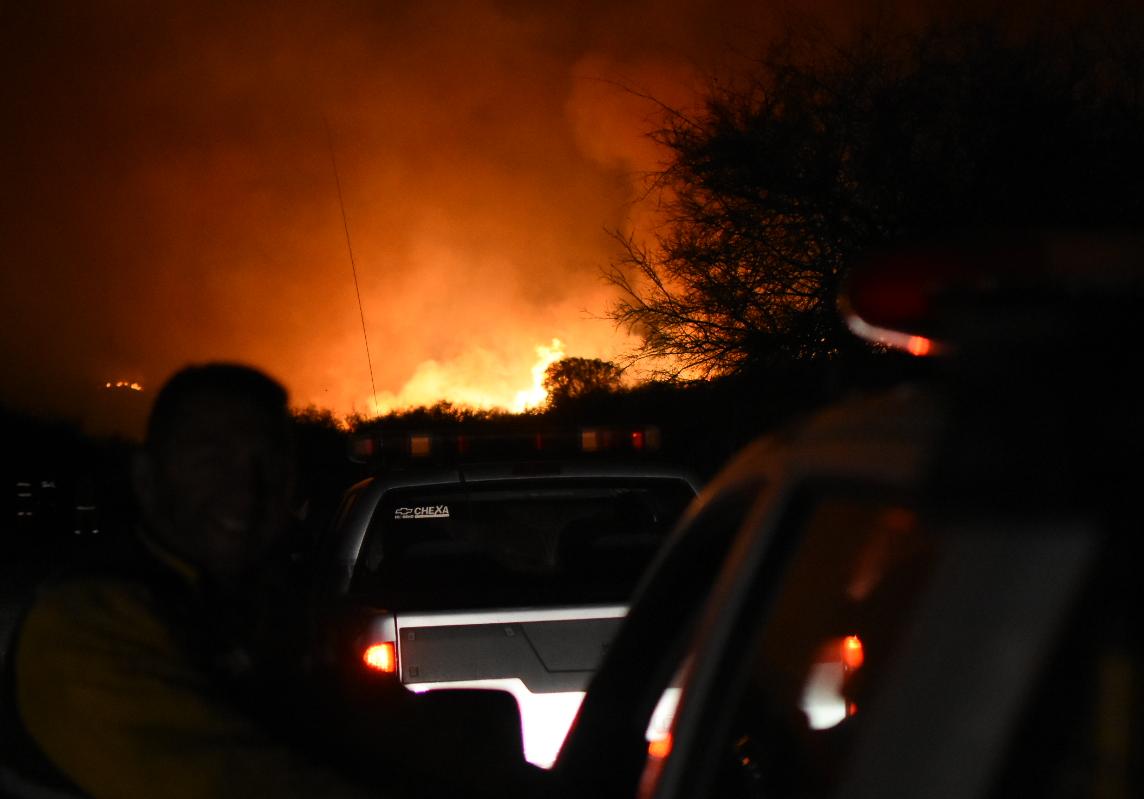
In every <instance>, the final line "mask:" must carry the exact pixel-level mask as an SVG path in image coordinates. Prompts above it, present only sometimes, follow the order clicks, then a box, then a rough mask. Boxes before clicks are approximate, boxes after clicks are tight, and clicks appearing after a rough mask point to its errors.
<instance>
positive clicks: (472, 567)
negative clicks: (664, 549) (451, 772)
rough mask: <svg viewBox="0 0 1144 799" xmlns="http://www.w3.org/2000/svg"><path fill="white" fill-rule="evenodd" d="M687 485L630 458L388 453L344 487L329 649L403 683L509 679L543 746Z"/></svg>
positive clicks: (676, 472)
mask: <svg viewBox="0 0 1144 799" xmlns="http://www.w3.org/2000/svg"><path fill="white" fill-rule="evenodd" d="M696 491H697V484H696V481H695V479H694V478H693V477H692V476H691V475H690V474H688V473H687V472H686V471H685V470H681V469H677V468H673V467H669V466H663V465H654V464H652V463H648V462H640V461H631V462H627V463H618V462H615V461H611V460H599V459H591V460H583V459H580V460H577V459H557V460H543V461H525V460H513V461H509V462H500V463H496V462H474V463H466V462H463V461H460V462H456V463H446V464H443V463H440V462H438V463H432V464H425V465H421V466H417V465H412V466H403V467H401V468H387V469H385V470H383V471H382V472H381V473H379V474H378V475H376V476H374V477H371V478H369V479H367V480H364V481H362V482H361V483H359V484H357V485H355V486H353V487H352V488H351V489H350V490H349V491H348V492H347V493H346V495H345V497H344V499H343V501H342V505H341V508H340V510H339V511H338V514H337V516H336V519H335V522H334V526H333V528H332V530H331V533H330V538H329V545H328V546H329V549H330V551H329V552H328V553H327V556H326V562H327V563H328V564H330V566H329V567H328V572H327V576H326V578H325V583H326V584H325V587H324V593H325V594H326V597H327V601H329V598H333V601H334V603H335V604H336V605H337V606H338V608H339V611H338V613H337V614H336V617H337V618H338V619H339V620H340V621H339V622H338V624H337V625H336V627H337V630H336V633H335V636H334V638H335V646H336V647H337V649H338V656H339V657H342V658H348V659H357V660H358V661H359V662H360V663H361V664H362V665H363V666H364V668H365V669H367V670H369V671H371V672H373V673H375V674H376V675H377V677H378V678H379V679H383V678H385V677H386V676H388V678H389V679H394V678H396V679H398V680H400V682H401V683H402V684H404V686H405V687H406V688H408V689H410V690H412V691H416V692H423V691H431V690H437V689H447V688H488V689H499V690H503V691H507V692H509V693H511V694H512V696H513V697H515V699H516V700H517V704H518V707H519V709H520V713H521V721H522V735H523V740H524V747H525V753H524V754H525V757H526V758H527V759H528V760H529V761H530V762H532V763H534V764H536V765H539V766H548V765H550V764H551V763H552V762H553V760H554V759H555V757H556V754H557V753H558V751H559V749H560V746H561V744H562V742H563V740H564V736H565V734H566V733H567V730H568V727H569V726H570V724H571V722H572V720H573V718H574V717H575V715H576V712H577V710H578V708H579V705H580V700H581V699H582V698H583V693H584V690H585V687H586V686H587V684H588V682H589V680H590V678H591V677H592V675H593V673H594V671H595V669H596V666H597V664H598V663H599V662H600V660H601V658H602V657H603V654H604V652H605V651H606V649H607V647H608V644H609V642H610V641H611V639H612V637H613V635H614V634H615V632H616V630H617V628H618V627H619V625H620V623H621V621H622V619H623V617H624V616H625V615H626V613H627V607H628V604H627V603H628V601H629V598H630V596H631V594H632V592H633V590H634V588H635V585H636V583H637V581H638V580H639V579H640V577H641V575H642V574H643V573H644V571H645V570H646V569H647V567H648V565H649V564H650V563H651V561H652V560H653V559H654V557H655V556H656V554H657V553H658V551H659V550H660V548H661V545H662V544H663V542H664V540H665V539H666V537H667V535H668V533H669V532H670V531H671V530H672V528H673V527H674V525H675V522H676V521H677V520H678V519H679V517H680V516H681V515H682V514H683V511H684V509H685V508H686V507H687V505H688V503H689V502H690V501H691V500H692V499H693V498H694V496H695V494H696Z"/></svg>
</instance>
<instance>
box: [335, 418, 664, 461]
mask: <svg viewBox="0 0 1144 799" xmlns="http://www.w3.org/2000/svg"><path fill="white" fill-rule="evenodd" d="M661 444H662V436H661V434H660V431H659V428H658V427H654V426H646V425H645V426H615V425H608V426H592V427H582V428H580V429H578V430H574V431H566V430H563V431H552V430H548V431H529V432H520V433H502V434H477V435H473V434H469V433H460V432H456V431H446V432H424V431H408V430H405V431H401V430H380V431H379V430H373V431H366V432H362V433H358V434H356V435H354V436H352V437H351V440H350V445H349V456H350V459H351V460H353V461H356V462H358V463H370V462H386V463H391V464H396V463H416V462H421V461H432V460H446V461H448V460H459V459H470V458H472V459H477V458H481V459H485V460H488V459H509V460H512V459H525V458H537V457H548V456H559V455H565V456H574V455H578V454H617V455H618V454H633V453H634V454H646V453H651V452H657V451H658V450H659V449H660V446H661Z"/></svg>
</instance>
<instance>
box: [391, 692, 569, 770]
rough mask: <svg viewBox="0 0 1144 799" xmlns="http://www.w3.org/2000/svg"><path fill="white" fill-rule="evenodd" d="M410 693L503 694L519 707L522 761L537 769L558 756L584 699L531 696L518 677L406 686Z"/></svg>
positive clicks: (558, 695) (546, 765) (566, 693)
mask: <svg viewBox="0 0 1144 799" xmlns="http://www.w3.org/2000/svg"><path fill="white" fill-rule="evenodd" d="M405 687H406V688H408V689H409V690H410V691H413V692H414V693H424V692H425V691H435V690H448V689H450V688H484V689H489V690H497V691H507V692H508V693H510V694H512V696H513V698H514V699H516V704H517V707H519V708H520V726H521V737H522V738H523V739H524V758H525V760H527V761H528V762H529V763H532V764H533V765H535V766H540V767H541V768H550V767H551V766H552V764H553V763H554V762H555V761H556V755H557V754H559V753H560V747H561V746H562V745H563V744H564V738H565V736H567V735H568V729H569V728H570V727H571V726H572V721H573V719H575V718H576V711H578V710H579V709H580V703H581V702H582V701H583V700H584V692H583V691H562V692H560V693H551V694H534V693H532V692H531V691H529V690H528V688H527V686H525V684H524V682H523V681H521V680H520V679H519V678H516V677H512V678H508V679H495V680H461V681H457V682H439V683H407V684H406V686H405Z"/></svg>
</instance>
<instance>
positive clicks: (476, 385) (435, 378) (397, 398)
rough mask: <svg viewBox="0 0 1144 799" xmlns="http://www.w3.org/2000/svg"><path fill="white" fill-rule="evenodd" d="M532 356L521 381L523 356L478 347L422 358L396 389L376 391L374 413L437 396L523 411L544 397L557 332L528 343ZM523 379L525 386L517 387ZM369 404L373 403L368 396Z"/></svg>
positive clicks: (559, 354) (557, 349)
mask: <svg viewBox="0 0 1144 799" xmlns="http://www.w3.org/2000/svg"><path fill="white" fill-rule="evenodd" d="M533 352H534V358H533V359H531V362H530V364H529V366H528V367H527V368H528V370H529V373H530V374H531V380H530V382H528V383H525V379H524V369H525V368H526V367H525V365H524V363H522V362H521V361H522V360H523V359H521V358H519V357H518V358H517V359H516V360H515V362H513V359H511V358H508V359H506V358H505V357H504V356H502V355H498V354H496V353H490V352H486V351H483V350H470V351H468V352H466V353H464V354H463V355H462V356H460V357H458V358H456V359H454V360H452V361H449V362H447V363H442V362H439V361H436V360H429V361H424V362H422V363H421V365H420V366H418V367H417V369H416V371H415V372H414V374H413V376H412V377H411V378H410V379H409V380H408V381H407V382H406V383H405V385H404V386H403V387H402V388H401V390H400V391H398V392H396V393H393V392H385V393H383V394H381V395H380V396H379V397H378V401H377V405H376V409H377V412H378V413H383V414H384V413H389V412H390V411H394V410H399V409H402V408H412V407H416V406H418V405H433V404H435V403H437V402H440V401H446V402H452V403H454V404H456V405H467V406H470V407H474V408H484V409H494V408H499V409H503V410H508V411H511V412H513V413H523V412H524V411H527V410H529V409H531V408H536V407H538V406H540V405H543V404H544V402H545V400H547V398H548V393H547V392H546V391H545V390H544V373H545V372H546V371H547V369H548V367H549V366H550V365H551V364H552V363H554V362H556V361H558V360H560V359H561V358H563V357H564V344H563V342H561V341H560V339H558V338H554V339H552V342H551V343H550V344H539V345H537V346H536V347H534V348H533ZM522 383H525V385H527V388H523V389H522V388H520V386H521V384H522ZM369 406H370V407H374V406H373V404H372V402H371V403H369Z"/></svg>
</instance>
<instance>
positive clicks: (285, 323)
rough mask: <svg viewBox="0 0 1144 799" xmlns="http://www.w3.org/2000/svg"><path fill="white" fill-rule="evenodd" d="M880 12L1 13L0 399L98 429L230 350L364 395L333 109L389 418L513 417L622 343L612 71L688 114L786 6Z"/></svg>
mask: <svg viewBox="0 0 1144 799" xmlns="http://www.w3.org/2000/svg"><path fill="white" fill-rule="evenodd" d="M236 6H237V7H236ZM887 7H888V6H886V5H885V4H864V5H863V6H862V7H861V8H860V9H857V10H856V8H855V7H854V6H853V5H852V4H848V3H843V2H834V3H831V2H826V1H825V0H820V2H818V3H816V4H814V5H813V6H808V5H807V4H798V10H797V11H794V10H792V8H793V6H788V7H783V6H781V5H779V4H775V3H759V2H736V3H717V4H715V7H714V8H712V7H711V4H709V3H708V2H703V0H696V1H695V2H674V3H673V4H671V5H668V4H666V3H662V2H651V1H650V0H647V1H646V2H629V3H623V2H615V1H614V0H608V1H606V2H587V3H584V2H575V3H574V2H547V3H532V2H524V1H523V0H503V1H502V2H492V1H490V2H416V3H414V2H408V3H396V2H358V3H349V2H340V3H308V2H306V3H304V2H275V3H269V2H267V3H243V4H234V5H232V4H231V3H229V2H201V1H199V0H195V2H184V3H153V2H105V3H98V4H71V3H61V2H38V3H29V4H17V3H8V4H5V6H4V10H3V12H0V13H2V14H3V17H2V25H3V32H4V37H3V38H4V42H5V45H4V47H3V48H0V60H2V67H0V69H2V73H3V79H2V80H3V96H2V98H0V102H2V107H3V108H4V109H5V111H4V124H3V126H2V127H0V152H2V153H3V155H2V156H0V158H2V163H3V181H2V185H3V187H2V189H0V203H2V214H3V222H2V224H0V258H2V259H3V268H2V271H0V320H2V321H0V340H2V345H0V346H2V347H3V352H4V368H3V373H2V378H0V379H2V384H0V403H3V404H4V405H7V406H9V407H12V408H18V409H25V410H32V411H34V412H37V413H41V414H54V415H63V416H65V417H68V418H72V419H77V420H81V421H83V423H84V424H85V425H86V426H88V427H89V428H91V429H94V430H97V431H99V428H100V427H101V426H104V427H106V426H107V425H108V424H110V422H109V421H108V419H109V418H111V417H107V415H106V413H105V412H104V411H101V410H100V408H104V410H106V408H105V406H106V405H107V403H108V402H111V403H112V404H114V403H115V402H118V400H108V399H107V397H106V396H104V395H107V394H109V393H114V392H108V391H107V390H106V389H104V386H105V384H106V383H107V382H108V381H118V380H125V381H137V382H138V383H140V384H142V385H143V387H144V392H143V395H146V393H147V391H150V390H152V389H153V388H155V387H157V385H158V384H160V383H161V382H162V380H163V379H164V378H165V377H166V376H167V375H169V374H170V373H171V372H172V371H173V370H175V369H177V368H178V367H180V366H182V365H184V364H186V363H188V362H195V361H203V360H207V359H230V360H239V361H244V362H248V363H252V364H255V365H257V366H260V367H263V368H265V369H267V370H268V371H270V372H271V373H272V374H274V375H275V376H277V377H279V378H280V379H281V380H282V381H283V382H284V383H285V384H286V385H287V386H288V388H289V389H290V391H291V394H292V398H293V401H294V403H295V404H296V405H299V406H302V405H306V404H310V403H314V404H317V405H319V406H322V407H329V408H331V409H333V410H334V411H336V412H337V413H339V414H342V413H347V412H350V411H353V410H357V411H361V412H366V413H368V412H371V411H372V410H373V404H372V400H371V389H370V378H369V373H368V371H367V366H366V360H365V353H364V349H363V343H362V329H361V319H360V317H359V313H358V307H357V304H356V300H355V295H354V286H353V279H352V275H351V270H350V262H349V257H348V255H347V250H346V242H345V234H344V231H343V227H342V217H341V212H340V210H339V205H338V196H337V192H336V188H335V182H334V171H333V168H332V166H331V153H330V147H329V144H328V140H327V134H326V127H325V124H324V122H323V120H324V119H325V120H327V121H328V125H329V129H330V131H331V133H332V139H333V143H334V152H335V153H336V159H337V163H338V167H339V171H340V175H341V184H342V189H343V193H344V198H345V209H346V214H347V218H348V224H349V229H350V233H351V236H352V241H353V247H354V255H355V257H356V261H357V268H358V277H359V280H360V285H361V292H362V300H363V306H364V314H365V321H366V325H367V329H368V333H369V344H370V347H371V350H372V358H373V370H374V374H375V378H376V387H377V392H378V398H379V400H380V401H381V406H382V408H390V407H395V406H403V405H408V404H421V403H430V402H433V401H435V400H438V399H451V400H454V401H459V402H468V403H472V404H477V405H499V406H506V407H513V405H514V404H516V405H519V403H520V401H521V396H520V392H522V391H525V390H527V389H528V388H529V387H530V386H532V384H533V377H534V376H533V371H534V367H537V366H538V365H539V366H540V367H541V368H542V367H543V364H544V362H546V360H547V359H551V358H553V357H556V356H557V355H558V354H559V353H561V352H562V353H564V354H567V355H575V356H582V357H605V358H610V357H613V356H615V355H616V354H618V353H620V352H622V351H624V350H625V349H627V348H629V347H630V343H631V342H629V341H627V340H626V338H625V334H624V333H623V332H622V331H616V330H615V328H614V326H613V325H612V323H611V322H609V321H607V320H605V319H603V318H601V317H603V315H604V314H605V313H606V311H607V308H608V306H609V302H610V300H611V298H612V296H613V295H612V291H613V290H612V289H611V288H610V287H609V286H608V285H607V284H606V283H605V282H604V281H603V280H602V278H601V269H602V268H603V267H605V266H606V265H607V264H608V262H609V260H610V259H611V258H612V257H613V255H614V246H615V245H614V242H613V241H612V240H611V239H610V238H609V236H608V233H607V231H608V230H610V229H614V230H620V231H629V230H631V229H632V226H633V225H635V226H640V225H641V224H643V223H646V221H647V219H646V214H647V213H648V211H647V208H646V207H645V206H641V205H639V204H635V203H634V201H635V200H636V199H637V198H638V197H639V196H640V194H641V191H642V189H643V186H644V184H643V180H642V176H643V175H644V174H645V173H646V171H647V170H649V169H654V168H655V166H656V165H657V163H658V162H659V160H660V159H661V158H662V153H658V152H657V151H656V150H655V149H654V147H653V146H652V145H651V144H650V142H649V141H648V139H647V138H646V137H645V134H646V133H647V132H648V131H649V130H651V129H652V128H654V127H655V126H656V122H657V116H656V114H657V109H656V106H655V105H654V104H652V103H649V102H647V101H646V100H644V99H641V98H640V97H638V96H637V95H636V94H633V93H630V92H625V91H624V90H622V89H621V88H618V86H617V83H618V84H623V85H626V86H630V87H632V88H634V89H636V90H638V91H639V92H644V93H649V94H652V95H654V96H655V97H657V98H659V99H661V100H663V101H664V102H667V103H670V104H672V105H675V106H679V107H684V108H686V107H687V105H688V103H692V102H694V100H695V98H696V97H697V96H698V94H697V92H698V91H699V90H700V89H701V88H702V86H703V85H704V81H705V80H706V78H707V76H709V75H711V74H713V73H719V72H721V71H724V72H725V71H727V70H731V71H734V70H735V69H737V68H741V67H742V66H743V65H744V64H746V63H747V61H749V59H750V58H751V57H753V56H755V55H757V54H758V53H759V52H760V51H761V49H762V48H763V47H764V46H765V44H766V43H767V42H768V41H771V40H773V38H774V37H775V35H776V34H777V32H779V31H781V30H782V29H783V27H784V26H786V25H789V24H792V20H793V21H794V22H795V23H797V24H821V25H823V26H825V27H827V28H835V29H845V28H846V27H847V26H850V25H852V24H853V21H854V20H855V19H857V18H859V17H861V16H863V15H869V14H870V13H871V9H872V8H876V9H881V11H880V12H879V13H885V9H886V8H887ZM910 8H913V9H916V5H911V6H910ZM896 13H897V18H898V19H899V20H901V19H905V18H906V17H907V16H909V15H914V16H917V15H918V12H917V11H916V10H912V11H910V12H908V13H906V12H896ZM554 339H558V340H559V343H560V346H559V347H557V346H554V343H553V340H554ZM538 347H547V348H549V349H548V350H547V351H544V350H538ZM122 391H123V390H120V393H122ZM137 404H145V403H137ZM133 407H134V406H133ZM114 415H115V414H112V416H114Z"/></svg>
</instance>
